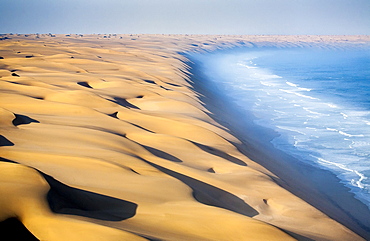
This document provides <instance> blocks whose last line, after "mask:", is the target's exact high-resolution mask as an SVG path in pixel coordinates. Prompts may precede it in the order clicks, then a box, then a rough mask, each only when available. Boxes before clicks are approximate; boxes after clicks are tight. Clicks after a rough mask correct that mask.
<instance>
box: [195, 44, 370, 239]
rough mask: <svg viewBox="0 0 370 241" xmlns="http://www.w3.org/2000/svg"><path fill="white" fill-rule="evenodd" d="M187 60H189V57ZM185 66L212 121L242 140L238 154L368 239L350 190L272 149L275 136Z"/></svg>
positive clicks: (369, 223) (368, 227)
mask: <svg viewBox="0 0 370 241" xmlns="http://www.w3.org/2000/svg"><path fill="white" fill-rule="evenodd" d="M220 51H222V50H220ZM189 60H190V61H192V60H191V57H190V58H189ZM189 65H191V67H192V68H191V71H190V72H192V74H193V76H192V77H191V78H193V81H192V84H193V85H194V86H195V87H194V89H195V91H199V93H200V94H201V96H203V98H201V100H203V102H204V103H205V104H204V105H205V107H206V108H207V109H209V110H210V111H211V112H212V113H213V115H212V118H214V119H215V120H217V121H218V122H220V123H222V124H223V125H224V126H226V127H227V128H229V130H230V132H231V133H232V135H234V136H236V137H237V138H238V139H239V140H242V142H243V143H242V144H237V143H234V145H236V146H237V147H238V149H239V150H240V151H241V152H242V153H244V154H245V155H246V156H247V157H249V158H250V159H251V160H252V161H255V162H257V163H259V164H261V165H262V166H264V167H265V168H267V169H268V170H269V171H271V172H272V173H274V174H275V175H276V176H277V177H278V178H275V179H274V180H275V181H276V182H277V183H278V184H279V185H280V186H282V187H283V188H285V189H287V190H288V191H290V192H292V193H293V194H294V195H296V196H298V197H300V198H302V199H303V200H305V201H306V202H308V203H310V204H311V205H313V206H314V207H316V208H318V209H319V210H321V211H322V212H324V213H325V214H327V215H328V216H329V217H331V218H333V219H334V220H336V221H338V222H340V223H342V224H343V225H345V226H347V227H349V228H350V229H352V230H353V231H355V232H356V233H358V234H360V235H361V236H363V237H364V238H365V239H370V220H369V218H368V217H369V216H370V210H369V208H368V207H367V206H366V204H364V203H363V202H361V201H360V200H358V199H356V198H355V196H354V194H353V193H352V192H350V188H348V187H346V186H344V184H342V183H341V180H340V179H339V178H338V177H337V176H336V175H335V174H334V173H332V172H330V171H329V170H325V169H321V168H319V167H316V166H313V165H310V164H307V163H303V162H301V161H299V160H297V159H296V158H295V157H292V156H290V155H289V154H287V153H285V152H283V151H282V150H279V149H277V148H275V147H274V146H273V144H272V143H271V142H270V141H271V140H272V139H273V138H274V137H275V136H276V135H278V134H277V133H275V132H274V131H273V130H269V129H267V128H264V127H261V126H259V125H257V124H254V123H253V117H252V114H250V113H241V112H240V110H238V108H237V106H236V105H235V104H234V103H233V102H232V100H230V98H228V97H227V96H225V95H223V94H222V93H221V92H222V90H220V89H218V87H216V86H215V85H214V84H213V83H211V82H209V81H207V77H205V76H203V74H202V72H201V67H199V63H198V64H197V63H193V62H191V63H189ZM204 80H205V81H204ZM203 82H205V83H204V84H203ZM207 82H209V83H207ZM215 103H216V104H215ZM240 120H245V121H243V122H240ZM282 167H283V168H282ZM323 183H325V185H322V184H323Z"/></svg>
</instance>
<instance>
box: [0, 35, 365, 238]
mask: <svg viewBox="0 0 370 241" xmlns="http://www.w3.org/2000/svg"><path fill="white" fill-rule="evenodd" d="M323 42H325V43H326V45H325V46H329V47H330V46H331V47H337V46H340V45H341V44H348V42H350V43H353V44H354V45H356V46H357V45H358V46H361V45H363V44H368V43H369V42H370V38H369V36H211V35H204V36H203V35H116V34H105V35H104V34H99V35H98V34H96V35H75V34H72V35H53V34H43V35H42V34H40V35H38V34H31V35H10V34H8V35H3V36H2V37H1V41H0V85H1V86H0V122H1V124H0V128H1V133H0V135H1V136H0V144H1V146H0V157H1V162H0V165H1V168H0V172H1V175H0V179H1V181H0V206H1V209H0V221H5V220H8V219H9V218H16V219H18V220H19V221H20V222H21V223H22V224H23V225H24V226H25V227H26V228H27V229H28V230H29V231H30V232H31V233H32V235H33V236H34V237H36V238H37V239H38V240H295V239H296V240H366V239H369V238H370V231H369V229H370V227H369V223H368V222H369V221H368V220H367V217H368V216H369V213H370V212H369V210H368V209H367V207H366V206H365V205H363V204H362V203H361V202H359V201H358V200H356V199H354V198H353V195H351V194H350V193H349V192H348V190H346V188H345V187H344V186H342V185H341V184H340V183H339V181H338V179H337V178H336V177H335V176H334V175H331V174H330V173H328V172H326V171H324V170H321V171H318V170H316V169H312V168H311V167H309V166H304V165H299V164H297V165H296V166H295V165H291V164H290V163H291V162H290V161H289V160H290V159H291V157H289V156H286V155H285V154H284V153H281V152H279V151H278V150H275V149H274V148H273V147H272V145H271V144H270V143H269V140H270V137H271V136H272V135H274V133H266V135H262V136H261V137H259V136H260V135H261V131H260V130H258V128H257V127H256V126H255V125H253V123H252V122H251V123H250V124H248V125H247V126H241V123H240V122H239V121H238V120H239V119H238V118H239V117H240V116H238V110H236V109H235V107H232V106H231V104H230V103H228V102H224V101H221V100H220V99H219V98H218V97H217V91H212V90H210V89H209V88H207V87H206V86H205V85H206V84H205V82H204V76H203V75H202V73H201V71H200V69H199V66H197V65H196V63H194V62H192V61H191V60H190V59H189V58H188V57H187V55H186V53H189V52H211V51H215V50H217V49H232V48H238V47H245V46H267V47H268V46H271V45H274V46H276V45H280V46H281V47H284V46H312V47H315V46H317V45H318V44H320V43H323ZM313 177H315V178H313ZM323 179H324V180H323ZM322 182H327V183H330V184H332V185H329V186H330V188H329V190H326V189H325V188H324V187H323V186H321V185H320V183H322ZM0 225H1V224H0ZM14 230H15V229H14ZM14 230H13V231H12V229H11V228H9V230H8V231H9V232H10V233H12V232H13V234H14V235H16V231H14Z"/></svg>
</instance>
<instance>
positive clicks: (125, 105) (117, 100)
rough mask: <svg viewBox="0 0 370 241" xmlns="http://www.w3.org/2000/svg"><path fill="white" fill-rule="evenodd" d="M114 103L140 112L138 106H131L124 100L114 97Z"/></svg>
mask: <svg viewBox="0 0 370 241" xmlns="http://www.w3.org/2000/svg"><path fill="white" fill-rule="evenodd" d="M113 102H114V103H116V104H119V105H121V106H123V107H126V108H132V109H138V110H140V108H139V107H137V106H136V105H133V104H131V103H130V102H128V101H127V100H126V99H124V98H120V97H114V101H113Z"/></svg>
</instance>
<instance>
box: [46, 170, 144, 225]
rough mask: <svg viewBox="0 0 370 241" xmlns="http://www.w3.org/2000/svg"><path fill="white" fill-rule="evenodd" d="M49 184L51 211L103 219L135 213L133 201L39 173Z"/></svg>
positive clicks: (128, 215) (135, 205)
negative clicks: (75, 185) (79, 187)
mask: <svg viewBox="0 0 370 241" xmlns="http://www.w3.org/2000/svg"><path fill="white" fill-rule="evenodd" d="M41 174H42V176H43V177H44V178H45V180H46V181H47V182H48V183H49V185H50V190H49V192H48V194H47V200H48V202H49V205H50V208H51V210H52V211H53V212H55V213H59V214H70V215H78V216H83V217H88V218H94V219H99V220H104V221H122V220H125V219H129V218H132V217H133V216H135V214H136V210H137V207H138V205H137V204H136V203H133V202H129V201H125V200H121V199H118V198H114V197H109V196H105V195H102V194H98V193H93V192H89V191H85V190H81V189H77V188H73V187H70V186H67V185H65V184H63V183H61V182H59V181H57V180H55V179H54V178H53V177H51V176H49V175H46V174H44V173H41Z"/></svg>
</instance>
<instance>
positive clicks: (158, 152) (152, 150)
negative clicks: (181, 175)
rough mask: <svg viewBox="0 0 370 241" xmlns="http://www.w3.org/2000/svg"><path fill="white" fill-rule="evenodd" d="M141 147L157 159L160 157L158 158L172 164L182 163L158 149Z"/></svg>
mask: <svg viewBox="0 0 370 241" xmlns="http://www.w3.org/2000/svg"><path fill="white" fill-rule="evenodd" d="M141 146H142V147H144V148H145V149H147V150H148V151H149V152H150V153H152V154H153V155H155V156H157V157H160V158H163V159H166V160H169V161H172V162H182V161H181V160H180V159H179V158H177V157H175V156H173V155H171V154H168V153H167V152H164V151H161V150H158V149H156V148H153V147H150V146H145V145H141Z"/></svg>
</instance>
